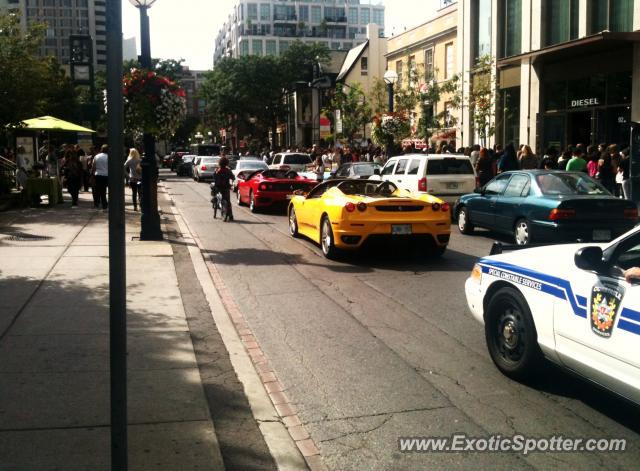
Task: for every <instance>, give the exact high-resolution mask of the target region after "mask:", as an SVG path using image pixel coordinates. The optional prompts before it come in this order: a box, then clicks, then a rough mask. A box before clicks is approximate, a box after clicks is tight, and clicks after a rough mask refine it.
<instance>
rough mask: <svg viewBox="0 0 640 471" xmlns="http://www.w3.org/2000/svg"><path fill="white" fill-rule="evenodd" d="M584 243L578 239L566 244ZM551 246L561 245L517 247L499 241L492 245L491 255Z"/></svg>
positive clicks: (548, 243)
mask: <svg viewBox="0 0 640 471" xmlns="http://www.w3.org/2000/svg"><path fill="white" fill-rule="evenodd" d="M582 242H584V241H583V240H582V239H577V240H575V241H574V242H565V243H569V244H571V243H577V244H581V243H582ZM550 245H560V244H558V243H557V242H547V243H545V244H529V245H516V244H503V243H502V242H498V241H497V240H494V241H493V244H491V251H490V252H489V255H500V254H501V253H503V252H511V251H513V250H522V249H533V248H535V247H548V246H550Z"/></svg>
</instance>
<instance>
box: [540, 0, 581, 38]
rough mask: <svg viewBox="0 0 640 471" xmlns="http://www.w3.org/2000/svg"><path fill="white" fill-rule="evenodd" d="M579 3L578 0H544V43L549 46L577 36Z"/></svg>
mask: <svg viewBox="0 0 640 471" xmlns="http://www.w3.org/2000/svg"><path fill="white" fill-rule="evenodd" d="M579 4H580V2H579V0H546V2H545V16H546V25H547V30H546V32H545V34H546V35H545V45H547V46H551V45H553V44H558V43H562V42H565V41H569V40H571V39H576V38H577V37H578V20H579Z"/></svg>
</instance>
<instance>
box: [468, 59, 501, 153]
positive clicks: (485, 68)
mask: <svg viewBox="0 0 640 471" xmlns="http://www.w3.org/2000/svg"><path fill="white" fill-rule="evenodd" d="M495 105H496V75H495V73H494V62H493V57H491V56H490V55H485V56H482V57H480V58H478V61H477V62H476V65H475V67H474V69H473V71H472V73H471V87H470V91H469V109H470V112H471V121H472V122H473V127H474V129H475V131H476V132H477V134H478V137H480V140H481V141H482V144H483V145H485V146H486V145H487V139H489V138H490V137H492V136H493V135H494V134H495V132H496V121H495Z"/></svg>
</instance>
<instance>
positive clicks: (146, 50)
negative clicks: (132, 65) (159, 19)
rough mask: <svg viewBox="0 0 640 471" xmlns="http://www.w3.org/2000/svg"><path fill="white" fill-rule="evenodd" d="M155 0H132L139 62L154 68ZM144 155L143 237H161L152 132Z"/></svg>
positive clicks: (156, 165)
mask: <svg viewBox="0 0 640 471" xmlns="http://www.w3.org/2000/svg"><path fill="white" fill-rule="evenodd" d="M155 1H156V0H129V2H130V3H131V4H132V5H133V6H134V7H136V8H137V9H138V10H140V65H141V66H142V67H143V68H144V69H147V70H151V38H150V34H149V15H148V14H147V10H149V8H151V5H153V4H154V3H155ZM142 142H143V145H144V157H143V158H142V162H141V163H140V166H141V167H142V201H141V202H140V203H141V204H140V208H141V210H142V214H141V217H140V226H141V228H140V240H162V229H161V228H160V214H159V213H158V163H157V162H156V142H155V139H154V137H153V134H149V133H144V134H143V136H142Z"/></svg>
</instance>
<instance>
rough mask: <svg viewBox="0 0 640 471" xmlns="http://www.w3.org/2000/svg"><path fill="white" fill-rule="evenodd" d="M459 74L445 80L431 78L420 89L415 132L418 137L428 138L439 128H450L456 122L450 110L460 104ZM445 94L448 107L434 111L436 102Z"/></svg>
mask: <svg viewBox="0 0 640 471" xmlns="http://www.w3.org/2000/svg"><path fill="white" fill-rule="evenodd" d="M460 83H461V78H460V75H454V76H453V77H451V78H450V79H449V80H447V81H445V82H438V81H436V80H431V81H429V82H427V83H425V84H424V85H423V86H422V87H421V89H420V94H419V98H420V108H421V116H420V119H419V121H418V131H417V134H418V136H419V137H420V138H423V139H425V140H427V141H428V140H429V139H430V138H431V136H433V134H435V133H437V132H438V130H440V129H447V128H452V127H454V126H455V125H456V124H457V120H456V118H455V116H453V115H451V114H450V111H451V110H457V109H459V108H460V106H461V104H462V89H461V86H460ZM444 96H447V98H448V100H447V103H448V104H449V109H444V108H443V109H441V110H440V111H439V112H434V110H435V109H436V107H437V105H438V103H440V102H441V101H442V99H443V97H444Z"/></svg>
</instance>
